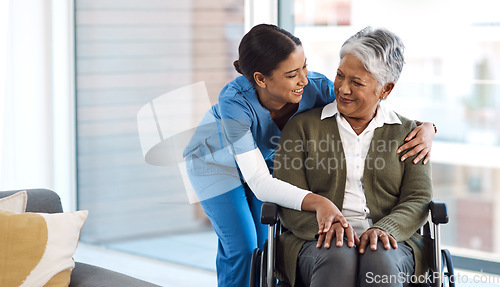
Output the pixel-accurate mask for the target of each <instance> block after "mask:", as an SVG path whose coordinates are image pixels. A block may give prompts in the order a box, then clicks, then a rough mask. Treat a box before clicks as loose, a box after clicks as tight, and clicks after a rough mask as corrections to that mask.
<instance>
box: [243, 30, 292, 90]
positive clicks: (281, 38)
mask: <svg viewBox="0 0 500 287" xmlns="http://www.w3.org/2000/svg"><path fill="white" fill-rule="evenodd" d="M301 45H302V42H300V39H299V38H297V37H295V36H294V35H292V33H290V32H288V31H286V30H285V29H282V28H280V27H278V26H276V25H270V24H260V25H257V26H254V27H253V28H252V29H250V31H248V33H246V34H245V36H243V39H241V42H240V46H239V48H238V54H239V58H238V60H236V61H234V68H235V69H236V71H238V73H240V74H243V75H244V76H245V77H246V78H247V79H248V80H249V81H250V82H251V83H252V84H253V85H255V79H254V77H253V75H254V73H255V72H260V73H262V74H263V75H264V76H270V75H271V73H272V72H273V71H274V70H276V69H277V68H278V66H279V64H280V63H281V62H282V61H284V60H285V59H287V58H288V56H290V54H291V53H292V52H293V51H295V48H296V47H297V46H301Z"/></svg>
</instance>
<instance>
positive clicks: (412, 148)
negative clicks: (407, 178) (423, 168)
mask: <svg viewBox="0 0 500 287" xmlns="http://www.w3.org/2000/svg"><path fill="white" fill-rule="evenodd" d="M435 134H436V128H435V126H434V125H433V124H432V123H421V124H420V125H418V126H417V127H415V128H414V129H413V130H412V131H411V132H410V133H409V134H408V136H407V137H406V138H405V141H406V143H405V144H404V145H402V146H400V147H399V148H398V150H397V153H401V152H403V151H405V150H408V152H407V153H405V154H404V155H403V156H402V157H401V161H404V160H406V159H407V158H409V157H412V156H414V155H416V154H418V156H417V157H415V159H414V160H413V163H415V164H416V163H418V162H419V161H420V160H422V159H424V160H423V162H422V163H423V164H426V163H427V162H428V161H429V159H430V158H431V148H432V140H433V139H434V135H435Z"/></svg>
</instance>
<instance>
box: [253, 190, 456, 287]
mask: <svg viewBox="0 0 500 287" xmlns="http://www.w3.org/2000/svg"><path fill="white" fill-rule="evenodd" d="M260 220H261V223H262V224H265V225H268V232H269V239H268V240H267V241H266V243H265V244H264V248H263V249H262V250H261V249H260V248H256V249H255V250H254V251H253V254H252V262H251V271H250V272H251V274H250V282H249V283H250V285H249V286H250V287H256V286H259V287H275V286H277V279H276V278H275V277H274V269H275V258H276V244H277V240H276V236H277V235H279V234H280V233H281V232H282V231H283V230H282V229H283V227H282V226H281V224H280V221H279V217H278V205H276V204H274V203H269V202H264V203H263V205H262V210H261V218H260ZM446 223H448V211H447V208H446V204H445V203H443V202H439V201H434V200H433V201H431V202H430V204H429V220H428V221H427V223H426V224H425V225H424V226H423V227H422V228H421V230H420V232H421V234H422V235H423V236H424V237H427V238H430V239H431V241H432V264H431V266H430V272H429V274H430V275H429V276H430V277H429V280H428V282H431V283H430V285H428V286H430V287H445V286H449V287H455V283H454V280H453V278H454V271H453V262H452V259H451V254H450V252H449V251H448V250H447V249H441V247H440V237H439V236H440V235H439V225H440V224H446ZM278 286H283V287H285V286H289V285H287V284H282V283H279V284H278ZM418 286H422V285H418ZM423 286H426V285H423Z"/></svg>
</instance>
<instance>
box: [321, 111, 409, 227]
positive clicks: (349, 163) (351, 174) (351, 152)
mask: <svg viewBox="0 0 500 287" xmlns="http://www.w3.org/2000/svg"><path fill="white" fill-rule="evenodd" d="M332 116H335V117H336V120H337V123H338V126H339V133H340V138H341V140H342V147H343V149H344V154H345V157H346V170H347V174H346V185H345V193H344V202H343V205H342V214H343V215H344V217H345V218H346V220H347V222H349V224H351V226H352V227H353V228H354V231H355V232H356V234H357V235H358V236H361V234H362V233H363V232H365V231H366V229H368V228H369V227H370V226H372V225H373V223H372V220H371V217H370V210H369V208H368V205H367V203H366V196H365V190H364V187H363V173H364V170H365V159H366V155H367V153H368V150H369V148H370V143H371V141H372V138H373V134H374V132H375V129H376V128H379V127H382V126H383V125H384V124H386V123H387V124H401V121H400V120H399V118H398V117H397V115H396V114H395V113H394V112H392V111H391V110H388V109H386V108H384V107H383V106H382V105H379V106H378V107H377V113H376V114H375V117H374V118H373V119H372V120H371V121H370V123H369V124H368V126H367V127H366V128H365V130H364V131H363V132H362V133H361V134H359V135H357V134H356V132H355V131H354V129H353V128H352V127H351V125H350V124H349V123H348V122H347V120H346V119H345V118H344V117H343V116H342V115H341V114H340V113H338V110H337V102H336V101H335V102H333V103H331V104H328V105H326V106H325V107H324V108H323V111H322V114H321V119H322V120H323V119H325V118H328V117H332Z"/></svg>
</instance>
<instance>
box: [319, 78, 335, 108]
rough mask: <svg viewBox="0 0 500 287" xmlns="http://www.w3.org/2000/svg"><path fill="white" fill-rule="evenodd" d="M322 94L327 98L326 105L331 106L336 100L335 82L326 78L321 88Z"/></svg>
mask: <svg viewBox="0 0 500 287" xmlns="http://www.w3.org/2000/svg"><path fill="white" fill-rule="evenodd" d="M321 92H322V94H323V95H324V96H325V97H326V103H327V104H329V103H331V102H333V101H334V100H335V88H334V86H333V82H332V81H331V80H330V79H328V78H327V77H326V76H325V80H324V81H323V85H322V87H321Z"/></svg>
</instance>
